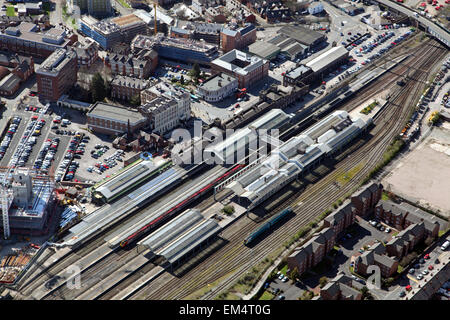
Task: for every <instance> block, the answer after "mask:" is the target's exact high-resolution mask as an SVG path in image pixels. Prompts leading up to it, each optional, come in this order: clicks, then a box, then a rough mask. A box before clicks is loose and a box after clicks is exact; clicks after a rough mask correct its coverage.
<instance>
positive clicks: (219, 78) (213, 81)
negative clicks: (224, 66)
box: [199, 73, 237, 91]
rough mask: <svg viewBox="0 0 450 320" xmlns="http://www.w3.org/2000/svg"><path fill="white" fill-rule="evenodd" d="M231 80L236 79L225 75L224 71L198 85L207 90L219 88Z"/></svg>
mask: <svg viewBox="0 0 450 320" xmlns="http://www.w3.org/2000/svg"><path fill="white" fill-rule="evenodd" d="M233 81H237V80H236V78H234V77H232V76H229V75H226V74H224V73H219V74H217V75H215V76H213V77H212V78H209V79H208V80H207V81H205V82H203V83H202V84H201V85H200V86H199V87H201V88H202V89H204V90H208V91H215V90H219V89H220V88H221V87H226V86H228V85H229V84H230V83H232V82H233Z"/></svg>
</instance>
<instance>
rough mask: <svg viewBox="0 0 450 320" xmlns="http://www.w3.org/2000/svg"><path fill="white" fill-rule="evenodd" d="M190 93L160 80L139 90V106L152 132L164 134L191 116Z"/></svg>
mask: <svg viewBox="0 0 450 320" xmlns="http://www.w3.org/2000/svg"><path fill="white" fill-rule="evenodd" d="M190 97H191V95H190V93H188V92H186V91H183V90H182V89H180V88H177V87H174V86H172V85H171V84H168V83H165V82H160V83H158V84H156V85H154V86H152V87H150V88H148V89H146V90H143V91H141V103H142V106H141V107H140V109H141V112H142V113H143V114H147V116H148V117H149V119H150V125H151V127H152V130H153V131H154V132H158V133H160V134H164V133H166V132H167V131H170V130H172V129H174V128H175V127H177V126H178V125H179V124H180V123H181V122H182V121H187V120H189V119H190V118H191V99H190Z"/></svg>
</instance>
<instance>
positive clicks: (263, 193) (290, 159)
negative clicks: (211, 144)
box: [227, 111, 368, 207]
mask: <svg viewBox="0 0 450 320" xmlns="http://www.w3.org/2000/svg"><path fill="white" fill-rule="evenodd" d="M367 125H368V123H366V122H364V121H363V120H362V119H360V118H356V119H351V118H350V116H349V115H348V113H347V112H346V111H336V112H334V113H332V114H331V115H329V116H328V117H326V118H325V119H323V120H321V121H320V122H318V123H317V124H315V125H314V126H312V127H310V128H309V129H307V130H305V131H303V132H302V133H301V134H300V135H298V136H296V137H293V138H291V139H290V140H288V141H287V142H285V143H283V144H282V145H281V146H280V147H279V148H278V149H276V150H274V151H272V152H271V154H270V155H269V156H268V157H267V158H266V159H264V160H263V161H261V163H258V164H257V165H256V166H255V167H254V168H253V169H251V170H250V171H248V172H247V173H245V174H243V175H242V176H241V177H239V178H238V179H237V180H236V181H233V182H232V183H231V184H229V185H228V186H227V188H229V189H231V190H233V191H234V192H235V194H236V195H238V196H239V197H241V198H244V199H247V200H248V201H249V205H250V207H254V206H256V205H258V204H260V203H261V202H262V201H264V200H266V199H268V198H269V197H270V196H271V195H273V194H274V193H276V192H277V191H278V190H280V188H282V187H283V186H285V185H286V184H288V183H290V182H291V181H293V180H294V179H295V178H296V177H298V176H299V175H301V174H303V173H306V172H308V171H309V170H310V169H311V168H312V167H313V166H314V165H315V164H317V163H320V161H321V159H322V158H323V157H324V156H325V155H330V154H333V153H334V152H337V151H339V150H340V149H341V148H342V147H343V146H344V145H345V144H346V143H348V142H349V141H351V140H352V139H353V138H354V137H355V136H357V135H358V134H360V133H361V132H362V131H363V130H364V129H365V128H366V127H367Z"/></svg>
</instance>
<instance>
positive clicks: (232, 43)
mask: <svg viewBox="0 0 450 320" xmlns="http://www.w3.org/2000/svg"><path fill="white" fill-rule="evenodd" d="M255 41H256V28H255V26H254V25H253V24H251V23H246V24H245V25H244V26H243V27H240V28H239V27H238V26H237V25H234V26H233V25H230V26H228V27H225V28H223V29H222V30H221V31H220V43H221V48H222V50H223V52H228V51H231V50H234V49H238V50H242V49H244V48H245V47H247V46H249V45H251V44H252V43H253V42H255Z"/></svg>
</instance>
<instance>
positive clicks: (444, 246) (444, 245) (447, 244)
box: [441, 240, 450, 251]
mask: <svg viewBox="0 0 450 320" xmlns="http://www.w3.org/2000/svg"><path fill="white" fill-rule="evenodd" d="M448 246H450V241H449V240H447V241H445V242H444V243H443V244H442V246H441V250H442V251H445V250H447V248H448Z"/></svg>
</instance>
